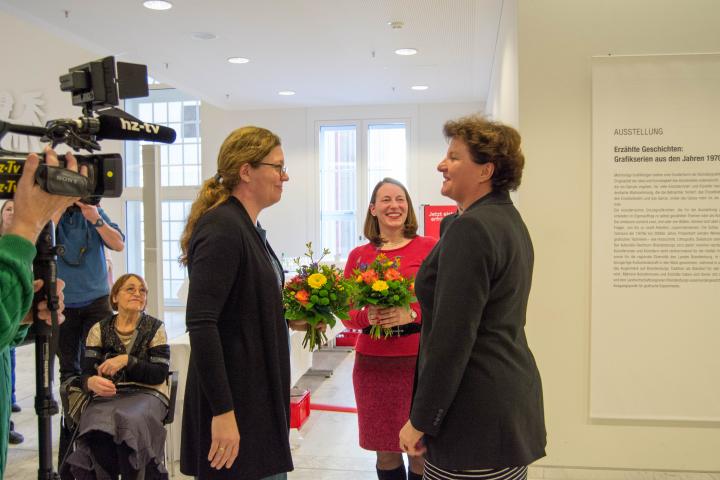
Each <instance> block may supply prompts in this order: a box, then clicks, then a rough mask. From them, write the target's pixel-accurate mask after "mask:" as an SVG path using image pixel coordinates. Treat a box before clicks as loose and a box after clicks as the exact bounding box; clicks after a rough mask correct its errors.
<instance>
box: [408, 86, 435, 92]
mask: <svg viewBox="0 0 720 480" xmlns="http://www.w3.org/2000/svg"><path fill="white" fill-rule="evenodd" d="M428 88H430V87H428V86H427V85H413V86H412V87H410V89H411V90H417V91H421V90H427V89H428Z"/></svg>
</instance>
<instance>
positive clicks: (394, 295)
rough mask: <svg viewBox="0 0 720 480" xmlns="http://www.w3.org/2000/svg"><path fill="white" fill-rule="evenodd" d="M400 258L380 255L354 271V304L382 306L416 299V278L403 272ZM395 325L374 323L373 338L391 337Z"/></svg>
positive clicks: (394, 305) (400, 303) (371, 331)
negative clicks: (383, 325) (406, 275)
mask: <svg viewBox="0 0 720 480" xmlns="http://www.w3.org/2000/svg"><path fill="white" fill-rule="evenodd" d="M399 268H400V258H399V257H396V258H394V259H392V260H391V259H389V258H387V257H386V256H385V254H382V253H381V254H380V255H378V256H377V258H376V259H375V260H373V262H372V263H370V264H361V265H360V268H358V269H356V270H355V271H354V275H353V276H354V279H353V283H354V285H353V293H352V303H353V307H354V308H362V307H364V306H367V305H374V306H376V307H380V308H388V307H405V308H410V303H412V302H414V301H415V295H414V293H413V291H414V290H413V289H414V284H413V279H412V278H408V277H404V276H403V275H402V274H401V273H400V270H399ZM392 335H393V330H392V328H387V327H382V326H380V325H373V326H372V327H371V328H370V337H371V338H380V337H383V338H387V337H391V336H392Z"/></svg>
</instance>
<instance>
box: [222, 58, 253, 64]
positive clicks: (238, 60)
mask: <svg viewBox="0 0 720 480" xmlns="http://www.w3.org/2000/svg"><path fill="white" fill-rule="evenodd" d="M227 61H228V62H230V63H235V64H241V63H248V62H249V61H250V59H249V58H245V57H230V58H228V59H227Z"/></svg>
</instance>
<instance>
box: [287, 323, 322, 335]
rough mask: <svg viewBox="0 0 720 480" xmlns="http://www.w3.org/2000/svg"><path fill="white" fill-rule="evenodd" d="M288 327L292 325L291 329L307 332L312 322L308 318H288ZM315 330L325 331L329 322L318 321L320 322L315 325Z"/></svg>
mask: <svg viewBox="0 0 720 480" xmlns="http://www.w3.org/2000/svg"><path fill="white" fill-rule="evenodd" d="M288 327H290V330H295V331H296V332H306V331H307V330H308V328H310V324H309V323H308V321H307V320H288ZM315 330H320V331H322V332H323V333H324V332H325V331H326V330H327V324H326V323H325V322H318V324H317V325H315Z"/></svg>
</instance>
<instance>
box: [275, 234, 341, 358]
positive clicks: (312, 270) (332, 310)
mask: <svg viewBox="0 0 720 480" xmlns="http://www.w3.org/2000/svg"><path fill="white" fill-rule="evenodd" d="M305 246H306V247H307V253H305V255H304V256H305V257H307V258H308V259H309V260H310V263H309V264H308V265H302V264H301V259H302V257H299V258H296V259H295V260H294V262H295V264H296V265H297V275H295V276H294V277H293V278H291V279H290V281H289V282H287V284H286V285H285V288H284V289H283V304H284V306H285V318H287V319H288V320H305V321H307V323H308V329H307V332H306V333H305V338H304V339H303V343H302V345H303V347H308V348H309V349H310V351H312V350H314V349H315V347H316V346H320V345H324V344H326V343H327V336H326V335H325V331H324V329H323V328H322V326H321V325H320V324H321V323H324V324H325V325H327V326H328V327H330V328H333V327H334V326H335V322H336V317H337V318H341V319H344V320H347V319H348V318H350V316H349V314H348V311H349V309H350V306H349V301H350V290H351V288H352V284H351V282H350V281H349V280H346V279H345V278H343V275H342V272H341V271H340V269H338V268H337V267H336V266H335V265H320V261H321V260H322V259H323V258H324V257H325V255H327V254H328V253H330V251H329V250H327V249H324V250H323V252H322V255H321V256H320V258H319V259H317V260H315V259H314V258H313V251H312V242H309V243H307V244H305ZM319 325H320V328H318V326H319Z"/></svg>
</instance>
